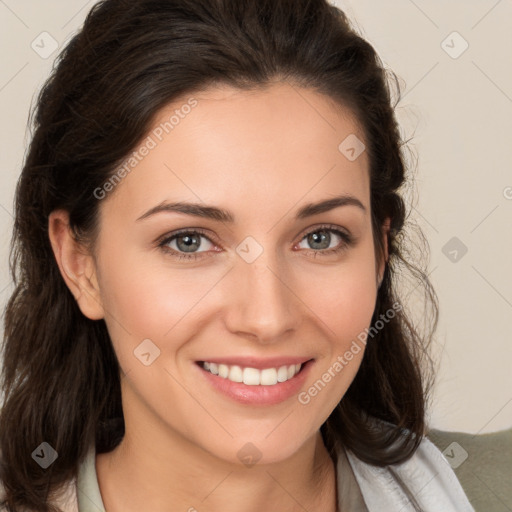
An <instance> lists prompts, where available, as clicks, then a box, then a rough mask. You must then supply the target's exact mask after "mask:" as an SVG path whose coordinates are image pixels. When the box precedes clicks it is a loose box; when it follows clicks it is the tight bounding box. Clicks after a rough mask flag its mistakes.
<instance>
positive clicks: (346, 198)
mask: <svg viewBox="0 0 512 512" xmlns="http://www.w3.org/2000/svg"><path fill="white" fill-rule="evenodd" d="M340 206H356V207H357V208H359V209H361V210H362V211H363V212H365V213H366V208H365V206H364V205H363V203H362V202H361V201H360V200H359V199H357V198H356V197H354V196H351V195H342V196H337V197H333V198H331V199H325V200H324V201H320V202H317V203H308V204H306V205H304V206H302V207H301V208H300V209H299V210H298V211H297V213H296V215H295V219H296V220H301V219H305V218H307V217H311V216H313V215H318V214H319V213H325V212H328V211H330V210H334V209H335V208H339V207H340ZM162 212H168V213H169V212H176V213H184V214H186V215H193V216H194V217H202V218H205V219H211V220H216V221H220V222H227V223H233V222H235V216H234V215H233V213H231V212H230V211H228V210H224V209H222V208H217V207H216V206H208V205H204V204H199V203H185V202H177V203H167V202H165V201H164V202H162V203H160V204H159V205H157V206H154V207H153V208H151V209H149V210H148V211H147V212H145V213H144V214H142V215H141V216H140V217H139V218H138V219H137V221H140V220H143V219H147V218H148V217H151V216H153V215H156V214H157V213H162Z"/></svg>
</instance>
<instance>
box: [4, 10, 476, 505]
mask: <svg viewBox="0 0 512 512" xmlns="http://www.w3.org/2000/svg"><path fill="white" fill-rule="evenodd" d="M386 78H387V75H386V72H385V71H384V69H383V67H382V65H381V62H380V60H379V58H378V57H377V55H376V53H375V51H374V49H373V48H372V47H371V46H370V45H369V44H368V43H367V42H366V41H365V40H363V39H362V38H361V37H360V36H358V35H357V34H356V33H355V32H354V31H353V30H352V29H351V27H350V25H349V23H348V21H347V20H346V18H345V16H344V14H343V13H342V12H341V11H339V10H338V9H336V8H334V7H333V6H330V5H329V4H328V3H327V2H325V1H323V0H294V1H293V2H292V1H290V0H279V1H276V0H272V1H270V0H244V1H240V0H196V1H194V2H191V1H187V0H167V1H164V0H129V1H126V0H125V1H123V0H104V1H101V2H99V3H98V4H97V5H95V6H94V8H93V9H92V11H91V13H90V14H89V16H88V18H87V20H86V22H85V25H84V27H83V30H81V32H80V33H78V34H77V35H76V36H75V37H74V38H73V39H72V40H71V42H70V43H69V44H68V46H67V47H66V48H65V50H64V51H63V53H62V54H61V56H60V58H59V61H58V63H57V66H56V68H55V70H54V72H53V74H52V76H51V78H50V79H49V80H48V82H47V83H46V84H45V86H44V88H43V90H42V92H41V95H40V97H39V101H38V104H37V111H36V116H35V131H34V136H33V139H32V142H31V145H30V149H29V153H28V155H27V158H26V162H25V165H24V168H23V171H22V174H21V177H20V181H19V185H18V189H17V192H16V219H15V232H14V239H13V257H14V259H13V267H14V271H15V276H16V289H15V291H14V293H13V295H12V297H11V299H10V301H9V304H8V307H7V311H6V317H5V318H6V320H5V340H4V344H5V346H4V363H3V364H4V366H3V390H4V394H5V403H4V406H3V409H2V412H1V416H0V432H1V437H0V447H1V452H2V466H1V472H0V479H1V481H2V483H3V488H4V490H3V503H4V505H5V507H6V509H7V510H25V509H27V510H37V511H39V510H41V511H43V510H66V511H67V510H80V511H81V512H82V511H86V510H106V511H108V512H117V511H123V512H130V511H132V510H133V511H135V510H136V511H139V510H151V511H154V512H158V511H164V510H165V511H169V510H173V511H174V510H176V511H181V510H188V511H194V510H197V511H214V510H215V511H218V510H224V511H229V510H244V511H253V510H258V511H261V510H267V511H273V510H276V511H277V510H279V511H282V510H286V511H295V510H309V511H323V512H325V511H329V512H330V511H336V510H339V511H346V510H350V511H353V510H357V511H359V510H362V511H364V510H367V511H374V510H378V511H383V510H384V511H388V510H389V511H397V510H402V511H406V510H423V511H436V512H437V511H439V510H443V511H445V512H446V511H451V510H453V511H466V510H467V511H470V510H473V509H472V507H471V505H470V504H469V502H468V501H467V498H466V497H465V495H464V492H463V491H462V488H461V486H460V484H459V483H458V481H457V479H456V477H455V475H454V473H453V472H452V470H451V469H450V467H449V465H448V463H447V462H446V460H445V459H444V458H443V456H442V454H441V453H440V452H439V451H438V450H437V449H436V448H435V447H434V446H433V445H432V444H431V443H430V442H429V441H428V440H427V439H426V438H425V437H424V434H425V432H426V422H425V408H426V398H427V396H428V390H429V386H430V380H431V379H430V373H429V364H428V362H429V359H428V356H427V351H426V348H427V345H428V341H429V338H430V335H429V334H428V333H427V335H424V336H422V335H420V333H418V332H416V331H415V329H414V326H413V324H412V322H411V321H410V320H409V317H408V315H407V312H406V308H405V306H406V304H404V303H402V300H404V301H405V299H406V297H403V298H402V299H401V300H400V299H399V296H398V294H397V291H396V285H397V280H398V278H399V277H400V278H401V277H402V274H404V272H405V271H407V270H408V271H409V272H412V276H413V277H414V278H415V279H417V280H418V281H419V285H422V286H423V288H424V290H425V292H426V296H427V298H428V299H429V300H430V303H431V306H432V313H433V314H432V327H434V326H435V322H436V320H437V304H436V300H435V293H434V291H433V290H432V288H431V285H430V283H429V281H428V279H427V277H426V276H425V274H424V273H423V272H422V270H421V269H419V268H418V267H417V266H415V265H414V264H413V263H412V262H407V261H406V260H405V259H404V258H403V256H402V254H403V250H404V240H405V237H404V229H403V228H404V222H405V216H406V209H405V205H404V201H403V199H402V198H401V196H400V194H399V192H398V190H399V188H400V187H401V186H402V185H403V184H404V182H405V179H406V178H405V166H404V162H403V155H402V153H401V145H402V142H401V140H400V136H399V131H398V127H397V124H396V119H395V116H394V112H393V107H392V105H391V100H390V92H389V90H388V85H387V79H386Z"/></svg>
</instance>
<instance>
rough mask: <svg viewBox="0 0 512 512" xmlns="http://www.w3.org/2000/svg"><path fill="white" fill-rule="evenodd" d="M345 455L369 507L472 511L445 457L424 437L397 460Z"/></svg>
mask: <svg viewBox="0 0 512 512" xmlns="http://www.w3.org/2000/svg"><path fill="white" fill-rule="evenodd" d="M347 457H348V459H349V461H350V463H351V465H352V469H353V471H354V475H355V477H356V479H357V481H358V484H359V486H360V488H361V492H362V494H363V497H364V499H365V501H366V503H367V505H368V509H369V510H370V511H373V510H378V511H379V512H388V511H389V512H392V511H396V510H401V511H402V512H416V511H423V512H438V511H440V510H442V511H443V512H474V508H473V507H472V506H471V504H470V503H469V500H468V498H467V497H466V495H465V493H464V490H463V489H462V486H461V484H460V483H459V481H458V479H457V477H456V475H455V473H454V472H453V470H452V468H451V466H450V464H449V463H448V461H447V459H446V458H445V457H444V455H443V454H442V453H441V452H440V450H439V449H438V448H437V447H436V446H435V445H434V444H433V443H432V442H431V441H430V440H429V439H427V438H426V437H423V438H422V440H421V442H420V444H419V446H418V448H417V449H416V451H415V452H414V454H413V455H412V456H411V457H410V458H409V459H408V460H406V461H405V462H402V463H400V464H391V465H388V466H384V467H379V466H373V465H371V464H368V463H366V462H364V461H362V460H360V459H358V458H357V457H356V456H355V455H354V454H353V453H352V452H350V451H349V450H347Z"/></svg>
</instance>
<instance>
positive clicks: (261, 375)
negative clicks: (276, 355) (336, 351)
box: [198, 361, 307, 386]
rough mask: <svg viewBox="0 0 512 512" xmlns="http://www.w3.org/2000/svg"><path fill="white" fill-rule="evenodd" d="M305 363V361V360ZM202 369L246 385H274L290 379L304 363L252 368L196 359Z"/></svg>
mask: <svg viewBox="0 0 512 512" xmlns="http://www.w3.org/2000/svg"><path fill="white" fill-rule="evenodd" d="M306 363H307V361H306ZM198 364H199V365H200V366H201V367H202V368H203V370H205V371H207V372H210V373H211V374H212V375H217V376H219V377H221V378H223V379H227V380H229V381H231V382H238V383H240V382H243V383H244V384H245V385H246V386H275V385H276V384H277V383H280V382H286V381H288V380H291V379H293V378H294V377H295V375H297V374H298V373H299V372H300V371H301V369H302V367H303V365H304V364H305V363H297V364H290V365H281V366H275V367H270V368H263V369H258V368H252V367H250V366H247V367H243V366H240V365H236V364H233V365H229V364H224V363H220V364H219V363H214V362H211V361H198Z"/></svg>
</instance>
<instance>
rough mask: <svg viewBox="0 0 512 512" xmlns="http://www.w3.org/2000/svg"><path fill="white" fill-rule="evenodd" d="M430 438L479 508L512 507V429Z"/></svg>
mask: <svg viewBox="0 0 512 512" xmlns="http://www.w3.org/2000/svg"><path fill="white" fill-rule="evenodd" d="M427 437H428V438H429V439H430V440H431V441H432V442H433V443H434V444H435V445H436V446H437V448H439V450H441V451H442V452H443V453H444V454H445V455H446V458H447V459H448V460H449V461H450V463H451V466H452V467H453V468H454V471H455V474H456V475H457V478H458V479H459V481H460V483H461V484H462V487H463V488H464V490H465V491H466V493H467V495H468V498H469V499H470V501H471V503H473V504H474V505H475V508H477V509H482V510H501V509H502V508H503V504H504V503H512V486H511V485H510V464H511V461H512V428H509V429H506V430H500V431H497V432H487V433H484V434H471V433H468V432H458V431H456V432H452V431H444V430H437V429H432V430H430V431H429V432H428V433H427Z"/></svg>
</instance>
